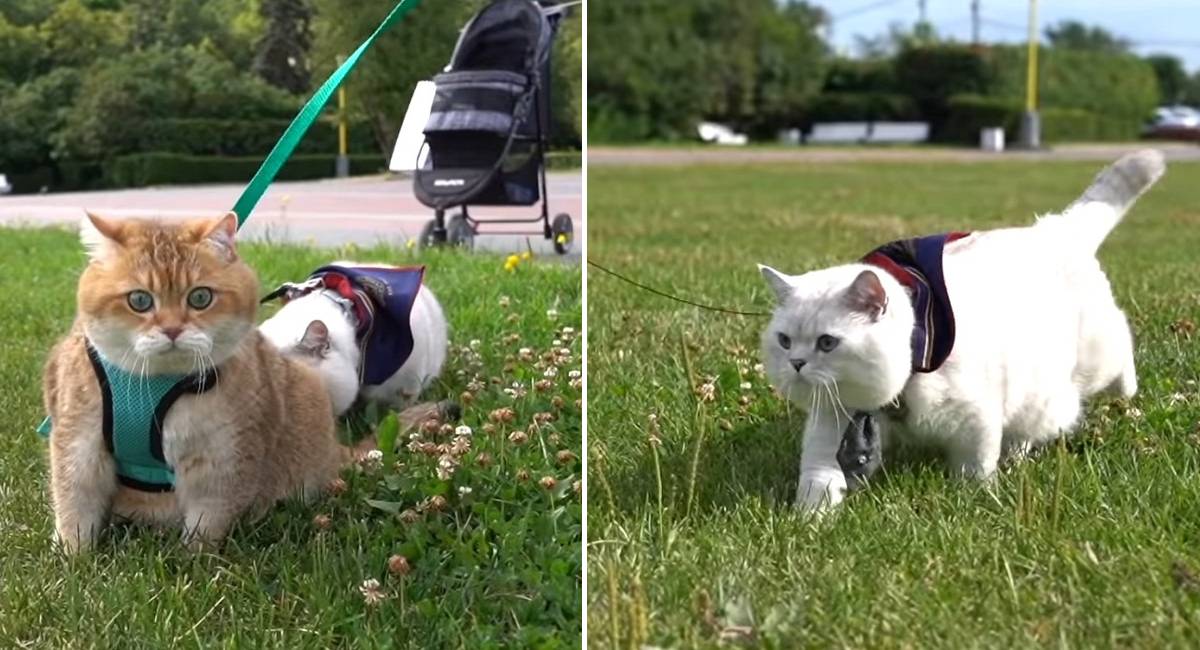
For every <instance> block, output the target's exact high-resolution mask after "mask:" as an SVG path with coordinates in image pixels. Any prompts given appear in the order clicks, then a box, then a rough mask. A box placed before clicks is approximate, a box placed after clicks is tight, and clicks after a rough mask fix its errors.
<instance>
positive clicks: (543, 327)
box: [0, 230, 583, 648]
mask: <svg viewBox="0 0 1200 650" xmlns="http://www.w3.org/2000/svg"><path fill="white" fill-rule="evenodd" d="M2 234H3V236H2V237H0V259H4V260H10V261H12V260H21V264H19V265H17V264H9V263H6V264H5V272H4V273H3V274H0V290H2V291H3V294H4V295H5V296H8V298H7V299H6V300H5V301H4V302H3V304H0V332H3V336H0V378H2V379H0V382H2V385H3V386H4V387H5V390H4V391H0V410H2V411H3V412H4V413H5V414H6V416H7V419H6V422H7V427H6V428H5V429H4V434H5V435H3V436H0V639H3V640H4V641H3V642H0V645H15V646H18V647H45V648H67V647H70V648H74V647H113V648H143V647H145V648H160V647H177V646H181V645H187V646H202V647H209V646H218V645H221V646H230V647H255V648H257V647H264V648H269V647H287V648H331V647H347V646H354V647H365V648H373V647H379V648H385V647H386V648H391V647H419V648H429V647H447V646H448V647H548V648H552V647H575V646H577V645H578V643H579V634H580V631H581V620H582V615H583V614H582V602H581V600H582V598H581V588H582V585H581V577H582V558H581V553H582V548H581V546H582V516H583V512H582V504H581V503H580V497H579V495H578V493H577V492H576V491H575V489H574V488H573V486H574V485H575V484H577V483H578V480H579V477H580V471H581V463H580V461H579V452H580V450H581V449H582V430H581V421H582V411H581V409H580V408H579V406H580V405H579V403H578V400H579V398H580V390H579V387H578V384H577V383H575V380H574V379H572V374H571V373H572V372H573V371H576V370H578V369H579V368H580V366H581V363H582V361H581V359H580V354H581V347H582V346H581V341H580V340H579V339H578V338H577V337H576V334H575V333H576V332H578V331H579V329H580V327H581V320H582V319H581V313H580V291H581V287H580V277H579V271H578V269H577V268H572V267H567V266H562V265H558V264H545V265H543V264H538V263H536V260H535V261H533V262H524V263H522V264H521V265H520V267H519V268H517V269H515V270H514V271H513V272H512V273H506V272H504V270H503V258H500V257H497V256H487V255H461V254H457V253H454V252H449V251H446V252H439V251H435V252H421V253H418V252H417V251H411V250H405V249H394V248H386V247H376V248H371V249H361V248H358V247H342V248H341V249H338V250H319V249H312V248H301V247H293V246H285V245H254V244H249V245H247V244H243V245H242V246H241V247H240V248H239V250H240V252H241V253H242V254H243V255H244V256H245V257H246V259H247V261H248V262H249V263H250V265H251V266H252V267H253V268H255V269H256V270H257V271H258V273H259V277H260V280H261V282H262V285H263V286H264V287H271V286H276V285H277V284H278V283H279V282H282V281H284V280H294V279H296V278H302V277H306V276H307V274H308V273H309V272H311V270H312V269H314V268H317V267H318V266H320V265H321V264H323V263H327V262H328V261H329V260H330V259H337V258H346V257H350V258H353V259H362V260H382V261H390V262H395V263H400V264H411V263H421V264H427V265H428V267H429V269H428V272H427V273H426V279H427V281H428V282H429V283H430V285H431V286H432V287H433V289H434V290H435V291H436V292H437V294H438V297H439V299H440V300H441V301H442V303H443V305H444V307H445V310H446V314H447V317H448V318H449V320H450V325H451V342H452V345H453V349H452V352H451V355H450V358H449V360H448V363H447V365H446V369H445V371H444V373H443V377H442V378H441V380H440V381H439V382H438V383H437V385H436V386H435V387H434V388H433V389H432V390H431V391H430V394H429V398H430V399H459V398H460V397H461V396H462V395H464V394H468V395H470V398H469V399H462V400H461V403H462V406H463V414H462V421H461V423H460V424H457V425H455V426H451V427H449V428H448V429H443V428H442V427H440V426H439V427H424V428H419V429H417V430H415V431H404V430H401V429H400V428H399V427H397V426H396V425H395V422H394V418H393V416H392V415H391V414H389V413H387V412H385V411H383V410H381V409H365V410H363V411H361V412H358V413H356V414H355V415H354V418H353V420H351V421H350V422H348V423H347V424H348V426H347V429H348V430H347V431H346V436H347V439H349V438H351V437H354V436H355V435H360V434H361V433H363V432H366V431H370V430H375V431H376V432H377V433H378V434H379V435H380V436H381V437H385V438H386V437H392V436H394V437H395V438H396V439H397V440H398V442H399V443H400V444H399V446H398V447H397V448H396V450H395V452H394V453H391V450H388V451H387V452H386V453H380V454H378V455H377V456H376V457H375V458H374V459H373V460H371V461H370V462H368V463H366V464H365V465H364V466H363V467H361V468H357V469H352V470H348V471H347V472H345V473H344V474H343V477H342V481H341V482H340V483H335V485H334V486H333V489H332V491H331V494H330V495H329V496H328V497H326V498H323V499H321V500H319V501H317V502H315V503H313V504H310V505H302V504H299V503H286V504H283V505H282V506H280V507H279V508H277V509H275V510H272V511H271V512H270V513H268V514H267V515H266V516H265V517H264V518H262V519H261V520H259V521H256V522H245V523H243V524H242V525H240V526H239V527H238V528H237V529H236V530H234V531H233V533H232V534H231V536H230V538H229V540H228V542H227V544H226V546H225V548H224V549H223V550H222V552H221V553H220V554H219V555H199V556H192V555H189V554H188V553H186V552H185V551H184V550H183V549H182V548H181V547H180V545H179V543H178V541H177V533H176V532H175V531H154V530H146V529H139V528H131V527H117V528H114V529H112V530H111V531H110V533H109V534H108V536H107V538H106V540H105V541H104V542H103V543H102V544H101V547H100V548H99V549H98V550H97V551H96V552H95V553H93V554H91V555H88V556H86V557H81V558H64V557H63V556H61V555H60V554H58V553H57V552H55V551H54V549H53V547H52V546H51V543H50V534H51V530H52V525H51V516H50V509H49V504H48V500H47V488H46V466H45V450H44V445H43V443H42V442H41V441H40V440H39V439H38V438H37V436H36V435H34V434H33V429H32V427H33V426H35V425H36V423H37V421H38V420H39V417H40V415H41V414H42V405H41V400H40V394H39V393H40V374H41V367H42V364H43V362H44V359H45V355H46V352H47V351H48V349H49V347H50V345H51V343H52V342H53V341H54V340H55V339H56V337H58V336H60V335H61V334H62V333H64V332H65V331H66V330H67V329H68V327H69V325H70V322H71V320H72V318H73V315H74V295H75V282H76V280H77V278H78V274H79V271H80V269H81V268H82V265H83V263H84V256H83V253H82V250H81V248H80V247H79V245H78V243H77V239H76V235H74V234H73V233H70V232H66V231H62V230H4V231H3V233H2ZM548 311H553V312H555V318H553V319H552V318H551V317H549V316H547V312H548ZM263 316H264V317H265V316H266V314H264V315H263ZM510 316H516V318H514V319H512V320H510V319H509V317H510ZM521 347H526V348H529V350H530V351H531V353H532V356H531V357H529V358H524V359H522V358H518V356H519V355H518V351H519V348H521ZM550 368H554V369H556V371H555V372H554V373H553V374H552V375H551V376H549V377H547V371H548V370H549V369H550ZM543 380H547V381H549V382H550V383H549V384H548V385H546V384H543V386H544V390H540V391H539V390H536V389H535V388H534V385H535V383H537V382H539V381H543ZM496 411H503V412H504V413H506V416H505V418H503V419H502V420H501V421H498V422H496V423H491V422H489V414H491V413H493V412H496ZM489 427H490V428H489ZM515 431H520V432H522V433H523V434H524V435H525V436H527V438H528V443H527V444H525V445H522V446H517V445H514V444H512V443H510V442H509V440H508V437H509V434H510V433H512V432H515ZM562 452H568V453H569V454H570V456H569V457H568V456H565V455H563V454H562ZM530 472H532V473H534V475H535V476H537V477H539V478H540V477H543V476H545V477H550V478H552V479H554V481H555V487H554V489H551V490H548V489H545V488H543V487H542V486H540V485H538V484H537V483H536V482H523V481H521V480H520V475H521V474H522V473H530Z"/></svg>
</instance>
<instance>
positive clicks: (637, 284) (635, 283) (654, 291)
mask: <svg viewBox="0 0 1200 650" xmlns="http://www.w3.org/2000/svg"><path fill="white" fill-rule="evenodd" d="M587 263H588V266H594V267H596V268H598V269H600V270H601V271H604V272H605V273H607V274H609V275H611V276H613V277H614V278H617V279H618V280H621V281H623V282H628V283H629V284H632V285H633V286H635V287H637V288H639V289H642V290H643V291H649V292H650V293H652V294H654V295H656V296H662V297H663V298H669V299H671V300H674V301H675V302H681V303H683V304H685V305H691V306H693V307H699V308H700V309H707V310H709V311H719V312H722V313H725V314H736V315H738V316H770V315H771V314H770V313H768V312H765V311H738V310H736V309H726V308H724V307H713V306H712V305H702V304H700V303H698V302H692V301H691V300H687V299H686V298H680V297H679V296H674V295H671V294H669V293H666V292H663V291H659V290H658V289H655V288H654V287H648V286H646V285H644V284H642V283H641V282H638V281H636V280H631V279H629V278H627V277H625V276H623V275H621V274H620V273H617V272H616V271H614V270H612V269H610V268H607V267H605V266H603V265H600V264H597V263H595V262H593V261H592V260H590V259H589V260H588V261H587Z"/></svg>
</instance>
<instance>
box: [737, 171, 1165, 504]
mask: <svg viewBox="0 0 1200 650" xmlns="http://www.w3.org/2000/svg"><path fill="white" fill-rule="evenodd" d="M1164 169H1165V165H1164V162H1163V157H1162V154H1161V153H1159V152H1157V151H1152V150H1147V151H1141V152H1138V153H1135V154H1130V155H1127V156H1125V157H1123V158H1121V159H1120V160H1118V161H1117V162H1116V163H1115V164H1113V165H1112V166H1110V167H1108V168H1107V169H1105V170H1104V171H1103V172H1101V173H1100V174H1099V175H1098V176H1097V177H1096V179H1095V181H1094V182H1093V183H1092V185H1091V186H1090V187H1089V188H1088V189H1087V191H1086V192H1085V193H1084V194H1083V196H1082V197H1080V198H1079V199H1078V200H1077V201H1075V202H1074V203H1072V204H1071V205H1070V206H1069V207H1067V209H1066V210H1065V211H1063V213H1062V214H1058V215H1050V216H1045V217H1042V218H1041V219H1039V220H1038V221H1037V222H1036V223H1035V224H1034V225H1031V226H1028V227H1024V228H1005V229H1000V230H990V231H981V232H975V233H972V234H967V235H958V236H951V237H949V238H944V239H943V240H942V241H940V242H939V241H938V240H936V239H929V240H924V241H923V242H922V243H921V244H918V245H916V246H915V247H913V246H909V247H907V248H905V247H904V246H901V247H900V248H899V249H897V248H895V247H893V248H891V249H889V251H885V252H889V254H892V257H880V256H874V255H872V256H868V258H869V259H868V260H867V261H868V262H870V263H857V264H847V265H845V266H837V267H833V268H828V269H822V270H817V271H812V272H809V273H805V274H803V275H797V276H789V275H785V274H783V273H780V272H778V271H776V270H774V269H772V268H770V267H767V266H762V265H760V266H759V269H760V271H761V272H762V274H763V276H764V277H765V278H766V280H767V281H768V283H769V284H770V285H771V287H772V288H773V289H774V291H775V293H776V295H777V298H778V304H777V307H776V310H775V313H774V317H773V318H772V320H771V323H770V325H769V326H768V327H767V329H766V331H765V332H764V333H763V337H762V346H763V357H764V359H765V365H766V367H767V374H768V376H769V377H770V379H771V381H772V383H773V385H774V386H775V387H776V388H777V389H778V390H779V391H780V392H781V393H782V394H783V395H785V396H786V397H787V398H788V399H790V400H792V401H793V402H796V403H798V404H800V405H801V406H803V407H806V408H808V409H809V411H808V421H807V424H806V428H805V432H804V448H803V452H802V454H801V459H800V485H799V490H798V493H797V502H798V504H799V505H800V506H801V507H802V508H806V509H814V510H816V509H821V508H823V507H826V506H832V505H836V504H837V503H838V502H840V501H841V500H842V499H843V497H844V493H845V491H846V488H847V486H846V479H845V476H844V474H843V471H842V468H841V467H840V466H839V463H838V461H837V459H836V454H837V450H838V445H839V443H840V442H841V439H842V432H843V430H844V428H845V427H846V425H847V424H848V421H849V419H850V416H851V415H852V414H853V413H854V412H856V411H868V412H874V411H879V410H880V409H883V408H884V407H885V406H888V405H895V404H896V403H897V401H899V403H900V404H902V406H903V409H902V410H901V412H900V413H889V412H888V411H887V410H884V412H883V413H882V414H880V415H878V420H879V424H880V425H881V429H882V431H881V436H882V437H883V438H884V439H885V440H887V439H888V438H893V439H894V438H895V437H898V436H905V437H907V438H908V439H910V440H914V441H919V442H923V443H925V444H932V445H933V446H935V447H938V448H940V449H942V450H943V451H944V452H945V455H946V459H947V461H948V463H949V465H950V469H951V471H952V472H954V473H956V474H959V475H964V476H971V477H977V478H986V477H989V476H991V475H992V474H993V472H995V471H996V467H997V464H998V462H999V461H1000V459H1001V456H1002V455H1019V454H1022V453H1024V452H1025V451H1027V450H1028V449H1030V448H1031V447H1033V446H1037V445H1041V444H1044V443H1046V442H1049V441H1051V440H1054V439H1055V438H1057V437H1058V436H1059V435H1060V434H1063V433H1065V432H1068V431H1070V430H1071V429H1072V428H1073V427H1074V425H1075V423H1076V420H1077V419H1078V417H1079V413H1080V408H1081V400H1082V399H1084V398H1087V397H1090V396H1092V395H1094V394H1096V393H1098V392H1100V391H1103V390H1109V391H1112V392H1114V393H1115V394H1117V395H1121V396H1124V397H1132V396H1133V394H1134V393H1135V392H1136V391H1137V378H1136V375H1135V372H1134V360H1133V341H1132V336H1131V334H1130V331H1129V325H1128V323H1127V322H1126V319H1125V315H1124V314H1123V313H1122V312H1121V310H1120V309H1119V308H1118V307H1117V305H1116V302H1115V301H1114V299H1113V295H1112V289H1111V287H1110V286H1109V283H1108V278H1107V277H1106V276H1105V275H1104V272H1103V271H1102V270H1101V268H1100V264H1099V263H1098V262H1097V260H1096V250H1097V249H1098V248H1099V246H1100V244H1101V243H1103V241H1104V239H1105V237H1106V236H1107V235H1108V233H1109V232H1110V231H1111V230H1112V229H1113V228H1114V227H1115V226H1116V225H1117V223H1118V222H1119V221H1120V219H1121V217H1122V216H1123V215H1124V214H1125V212H1126V211H1127V210H1128V209H1129V208H1130V206H1132V205H1133V203H1134V202H1135V201H1136V200H1137V198H1138V197H1139V196H1140V195H1141V194H1142V193H1143V192H1145V191H1146V190H1147V189H1149V188H1150V186H1151V185H1153V184H1154V183H1155V181H1157V180H1158V179H1159V177H1161V176H1162V174H1163V172H1164ZM942 245H944V251H943V250H942V249H941V246H942ZM921 247H924V249H922V248H921ZM898 250H899V251H902V252H903V251H907V252H909V253H911V252H913V251H922V252H923V254H924V258H923V259H924V260H925V261H926V262H928V261H929V260H930V259H933V258H932V257H931V252H932V253H934V254H936V260H935V262H936V261H937V260H940V266H941V268H940V269H938V268H936V266H938V264H936V263H935V264H931V265H930V267H929V268H926V267H923V266H921V265H920V264H914V265H912V266H905V265H904V264H897V265H893V264H894V262H893V261H891V260H892V259H893V258H895V257H896V256H895V255H894V254H895V253H896V252H897V251H898ZM900 257H903V254H901V255H900ZM910 261H911V260H910ZM897 268H899V271H898V272H897V273H893V272H892V271H894V270H896V269H897ZM889 269H890V270H889ZM913 270H917V271H926V270H928V271H929V273H927V274H924V275H929V276H932V275H937V274H938V273H939V271H940V272H944V280H945V282H944V287H945V292H944V293H942V294H941V297H942V298H948V300H949V305H944V304H940V302H941V301H939V300H938V297H939V296H938V294H939V292H938V290H937V283H936V282H930V283H929V284H928V285H926V284H923V283H918V284H914V283H913V282H912V280H913V276H912V275H906V274H907V273H908V272H910V271H913ZM897 278H900V279H897ZM925 279H927V278H925V277H922V278H919V280H925ZM929 279H932V278H929ZM901 280H905V281H906V282H907V284H902V282H901ZM906 287H914V288H912V289H910V288H906ZM930 304H932V308H931V309H925V308H924V307H926V306H928V305H930ZM914 305H915V307H914ZM918 312H919V314H918ZM947 316H948V319H947Z"/></svg>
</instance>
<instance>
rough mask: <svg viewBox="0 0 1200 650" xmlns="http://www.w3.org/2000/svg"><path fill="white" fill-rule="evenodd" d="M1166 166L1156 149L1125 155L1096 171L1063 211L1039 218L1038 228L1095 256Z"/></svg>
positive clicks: (1076, 248) (1160, 176) (1161, 155)
mask: <svg viewBox="0 0 1200 650" xmlns="http://www.w3.org/2000/svg"><path fill="white" fill-rule="evenodd" d="M1166 169H1167V165H1166V161H1165V160H1164V158H1163V154H1162V152H1161V151H1158V150H1157V149H1143V150H1141V151H1136V152H1134V153H1130V154H1126V155H1124V156H1122V157H1121V158H1120V159H1119V160H1117V162H1115V163H1113V164H1111V165H1109V166H1108V167H1105V168H1104V170H1103V171H1101V172H1100V173H1099V174H1097V175H1096V179H1095V180H1093V181H1092V184H1091V185H1090V186H1089V187H1088V188H1087V189H1086V190H1085V191H1084V192H1083V194H1082V195H1081V196H1080V197H1079V198H1078V199H1076V200H1075V202H1074V203H1072V204H1071V205H1069V206H1067V209H1066V210H1063V212H1062V214H1057V215H1052V216H1047V217H1044V218H1042V219H1041V220H1039V221H1038V227H1039V228H1043V227H1044V228H1051V229H1054V230H1056V231H1058V233H1057V234H1060V235H1061V236H1062V239H1063V241H1064V242H1068V246H1069V247H1070V248H1072V249H1074V250H1077V251H1080V252H1083V253H1086V254H1088V255H1094V254H1095V253H1096V250H1097V249H1098V248H1100V244H1103V243H1104V239H1105V238H1106V237H1108V233H1110V232H1112V229H1113V228H1115V227H1116V226H1117V224H1118V223H1120V221H1121V217H1124V216H1125V213H1126V212H1128V211H1129V208H1131V207H1133V204H1134V203H1136V202H1137V200H1138V197H1140V196H1141V195H1142V194H1144V193H1145V192H1146V190H1148V189H1150V187H1151V186H1153V185H1154V183H1156V182H1157V181H1158V179H1159V178H1162V175H1163V173H1164V172H1165V171H1166Z"/></svg>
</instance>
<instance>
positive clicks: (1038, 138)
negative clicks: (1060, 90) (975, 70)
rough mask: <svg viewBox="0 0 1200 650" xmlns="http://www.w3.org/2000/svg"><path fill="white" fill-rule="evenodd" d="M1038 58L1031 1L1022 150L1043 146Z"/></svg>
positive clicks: (1034, 2)
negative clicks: (1039, 114) (1038, 109)
mask: <svg viewBox="0 0 1200 650" xmlns="http://www.w3.org/2000/svg"><path fill="white" fill-rule="evenodd" d="M1037 57H1038V28H1037V0H1029V54H1028V59H1029V67H1028V68H1026V70H1025V113H1024V114H1022V115H1021V133H1020V136H1019V138H1018V141H1019V144H1020V147H1021V148H1022V149H1040V148H1041V146H1042V121H1041V118H1040V117H1039V116H1038V111H1037V107H1038V78H1037V74H1038V67H1037Z"/></svg>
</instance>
